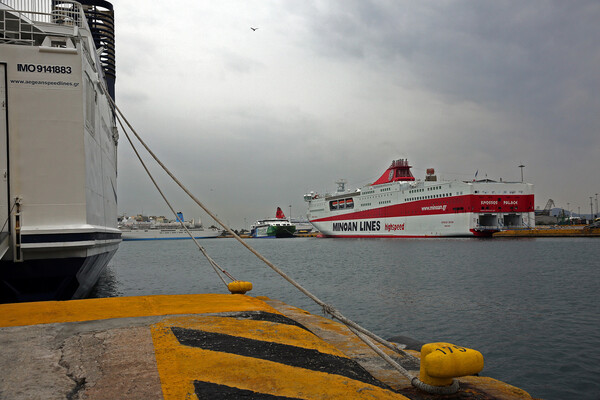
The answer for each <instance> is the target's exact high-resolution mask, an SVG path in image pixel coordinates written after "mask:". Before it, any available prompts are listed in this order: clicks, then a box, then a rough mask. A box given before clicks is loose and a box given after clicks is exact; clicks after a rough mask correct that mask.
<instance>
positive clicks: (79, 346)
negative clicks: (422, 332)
mask: <svg viewBox="0 0 600 400" xmlns="http://www.w3.org/2000/svg"><path fill="white" fill-rule="evenodd" d="M0 315H1V316H2V317H1V318H0V367H1V368H2V370H3V374H2V378H1V379H0V393H1V394H2V396H3V398H7V399H13V400H18V399H61V398H67V399H82V398H85V399H116V398H127V399H183V398H195V397H194V396H196V397H197V398H199V399H218V398H238V397H243V396H249V398H269V399H270V398H273V399H283V398H285V399H288V398H295V399H322V398H328V399H348V398H353V399H362V398H364V399H367V398H368V399H372V398H377V399H407V398H410V399H433V398H437V396H434V395H431V394H427V393H424V392H420V391H419V390H418V389H416V388H414V387H413V386H411V384H410V382H409V381H408V379H406V378H404V377H403V376H402V375H400V374H399V373H397V372H396V371H395V370H393V369H391V368H390V367H389V366H388V365H387V364H385V363H384V362H383V361H382V360H381V359H380V358H379V357H377V356H376V355H375V353H374V352H373V351H372V350H370V349H369V348H368V347H366V345H364V344H363V343H362V342H361V341H360V340H359V339H358V338H357V337H356V336H354V335H353V334H352V333H351V332H350V331H349V330H348V329H347V328H346V327H345V326H343V325H341V324H339V323H337V322H334V321H332V320H330V319H327V318H324V317H320V316H316V315H313V314H310V313H308V312H306V311H304V310H301V309H298V308H295V307H292V306H290V305H287V304H285V303H282V302H279V301H276V300H272V299H268V298H264V297H250V296H246V295H225V294H198V295H168V296H142V297H120V298H102V299H87V300H72V301H64V302H38V303H18V304H3V305H0ZM408 351H409V352H410V353H411V354H414V355H415V356H417V357H418V356H419V352H418V351H415V350H408ZM386 352H387V353H389V355H390V356H391V357H393V358H394V359H395V360H396V361H397V362H398V363H400V364H401V365H403V366H404V367H405V368H406V369H408V370H412V371H413V372H415V373H416V374H418V370H419V365H418V362H415V361H414V359H413V358H404V357H403V356H401V355H399V354H397V353H393V352H392V351H391V350H387V351H386ZM458 380H459V382H460V386H461V389H460V392H459V393H457V394H456V395H450V396H442V397H443V398H444V399H449V398H457V399H458V398H459V397H458V396H460V395H464V394H465V392H468V393H469V394H470V395H471V396H475V397H474V398H478V399H527V398H531V397H530V396H529V395H528V394H527V393H526V392H524V391H522V390H520V389H518V388H516V387H513V386H510V385H508V384H505V383H502V382H499V381H497V380H494V379H491V378H486V377H483V376H465V377H461V378H458ZM461 393H462V394H461ZM227 396H230V397H227ZM460 398H462V397H460Z"/></svg>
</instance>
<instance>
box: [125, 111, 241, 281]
mask: <svg viewBox="0 0 600 400" xmlns="http://www.w3.org/2000/svg"><path fill="white" fill-rule="evenodd" d="M117 121H119V125H121V128H122V129H123V132H124V133H125V137H126V138H127V141H128V142H129V144H130V145H131V148H132V149H133V151H134V152H135V155H136V156H137V158H138V160H139V161H140V163H141V164H142V167H144V170H146V174H148V177H150V180H151V181H152V183H153V184H154V187H156V190H158V192H159V193H160V195H161V196H162V198H163V200H164V201H165V203H167V206H168V207H169V209H170V210H171V212H172V213H173V215H175V218H176V219H177V220H178V221H179V223H180V225H181V226H182V227H183V229H185V231H186V233H187V234H188V235H189V236H190V238H191V239H192V240H193V241H194V243H196V246H198V249H199V250H200V252H202V254H203V255H204V257H206V259H207V260H208V263H209V264H210V265H211V266H212V267H213V269H214V270H215V272H216V274H217V276H218V277H219V278H220V279H221V281H223V283H224V284H225V286H227V282H225V279H223V276H222V275H221V273H223V274H224V275H226V276H227V277H228V278H229V279H231V280H232V281H234V280H235V278H234V277H233V276H232V275H231V274H229V273H228V272H227V271H225V270H224V269H223V268H221V267H220V266H219V265H218V264H217V263H216V261H215V260H213V259H212V258H211V257H210V256H209V255H208V253H207V252H206V249H204V247H202V246H201V245H200V243H198V241H197V240H196V238H195V237H194V235H193V234H192V233H191V232H190V231H189V229H188V228H187V226H185V223H184V222H183V221H182V220H181V218H179V217H178V216H177V213H176V212H175V209H174V208H173V206H172V205H171V203H170V202H169V200H168V199H167V197H166V196H165V194H164V193H163V191H162V190H161V188H160V187H159V186H158V183H157V182H156V180H155V179H154V177H153V176H152V174H151V173H150V170H148V167H146V163H145V162H144V160H143V159H142V157H141V156H140V153H139V152H138V151H137V148H136V147H135V145H134V144H133V142H132V140H131V138H130V137H129V134H128V133H127V130H126V129H125V127H124V126H123V122H122V121H121V118H119V115H117Z"/></svg>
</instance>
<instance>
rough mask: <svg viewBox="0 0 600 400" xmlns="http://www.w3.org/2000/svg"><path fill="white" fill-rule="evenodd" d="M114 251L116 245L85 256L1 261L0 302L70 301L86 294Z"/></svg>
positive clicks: (61, 254)
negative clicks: (12, 261) (13, 261)
mask: <svg viewBox="0 0 600 400" xmlns="http://www.w3.org/2000/svg"><path fill="white" fill-rule="evenodd" d="M116 251H117V245H113V246H107V247H105V248H103V249H102V250H101V252H99V253H97V254H93V255H89V256H84V257H65V253H64V252H60V253H58V254H56V256H57V258H51V256H50V255H46V256H45V257H44V258H43V259H32V260H26V261H24V262H22V263H18V264H17V263H9V262H2V263H0V303H14V302H26V301H45V300H69V299H81V298H85V297H87V295H88V294H89V293H90V291H91V290H92V288H93V287H94V285H95V284H96V282H97V281H98V278H99V277H100V275H101V274H102V272H103V271H104V269H105V268H106V266H107V265H108V262H109V261H110V259H111V258H112V257H113V255H114V254H115V253H116Z"/></svg>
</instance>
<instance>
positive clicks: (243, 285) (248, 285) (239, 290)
mask: <svg viewBox="0 0 600 400" xmlns="http://www.w3.org/2000/svg"><path fill="white" fill-rule="evenodd" d="M227 289H229V291H230V292H231V294H245V293H246V292H249V291H250V290H252V282H246V281H233V282H230V283H229V284H228V285H227Z"/></svg>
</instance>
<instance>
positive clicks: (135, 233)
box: [121, 228, 221, 241]
mask: <svg viewBox="0 0 600 400" xmlns="http://www.w3.org/2000/svg"><path fill="white" fill-rule="evenodd" d="M188 231H189V232H190V233H191V234H192V236H193V237H194V239H212V238H216V237H218V236H220V235H221V231H220V230H218V229H204V228H190V229H188V230H187V231H186V230H185V229H183V228H155V229H121V237H122V238H123V241H130V240H183V239H191V238H190V235H189V234H188Z"/></svg>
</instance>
